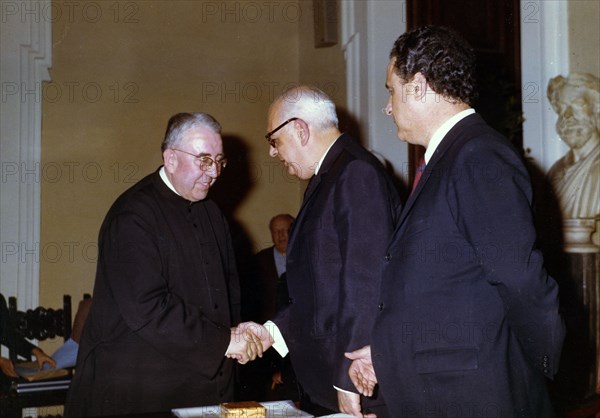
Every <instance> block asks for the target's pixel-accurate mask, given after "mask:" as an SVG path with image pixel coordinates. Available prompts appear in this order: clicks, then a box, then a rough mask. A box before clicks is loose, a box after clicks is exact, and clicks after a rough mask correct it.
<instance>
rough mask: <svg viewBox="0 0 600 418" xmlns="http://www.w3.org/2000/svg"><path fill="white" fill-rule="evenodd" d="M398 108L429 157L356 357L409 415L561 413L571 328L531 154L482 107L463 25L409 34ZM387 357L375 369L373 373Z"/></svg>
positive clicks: (393, 79)
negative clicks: (535, 212)
mask: <svg viewBox="0 0 600 418" xmlns="http://www.w3.org/2000/svg"><path fill="white" fill-rule="evenodd" d="M390 58H391V59H390V62H389V64H388V68H387V80H386V86H387V88H388V90H389V92H390V99H389V102H388V104H387V107H386V108H385V109H386V112H387V114H388V115H390V116H392V117H393V119H394V122H395V124H396V126H397V128H398V137H399V138H400V139H401V140H403V141H407V142H409V143H412V144H417V145H422V146H424V147H425V148H426V152H425V161H426V163H427V165H426V167H425V170H424V171H423V174H422V177H421V179H420V181H419V183H418V185H417V186H416V188H415V189H414V190H413V192H412V194H411V195H410V197H409V199H408V201H407V203H406V205H405V207H404V210H403V212H402V216H401V218H400V221H399V225H398V226H397V228H396V231H395V233H394V236H393V239H392V241H391V244H390V246H389V248H388V250H387V255H386V256H385V259H384V261H383V260H382V261H383V263H384V264H385V268H384V272H383V280H382V286H381V293H380V296H379V301H378V305H379V315H378V316H377V318H376V320H375V326H374V329H373V335H372V340H371V346H370V347H365V348H363V349H362V350H359V351H357V352H355V353H352V354H350V355H349V357H350V358H353V359H355V361H354V362H353V364H352V367H351V369H350V374H351V376H352V379H353V381H354V382H355V384H356V385H357V388H358V390H359V391H360V392H361V393H365V394H369V393H371V391H372V389H373V386H374V384H375V383H376V382H378V383H379V387H380V390H381V392H383V395H384V397H385V399H386V401H387V404H388V408H389V409H390V412H391V413H392V414H393V416H395V417H408V416H410V417H424V416H436V417H450V416H462V417H532V418H535V417H550V416H552V415H553V412H552V408H551V405H550V401H549V397H548V394H547V392H546V388H545V384H546V382H545V380H546V378H551V377H552V376H553V375H554V374H555V373H556V371H557V368H558V361H559V357H560V352H561V347H562V341H563V338H564V326H563V323H562V320H561V317H560V315H559V313H558V308H559V304H558V288H557V284H556V282H555V281H554V280H553V279H552V278H551V277H549V276H548V274H547V273H546V271H545V270H544V267H543V259H542V255H541V254H540V252H539V251H538V250H537V249H536V248H535V241H536V235H535V231H534V223H533V219H532V209H531V204H532V187H531V184H530V180H529V177H528V173H527V170H526V168H525V166H524V164H523V162H522V161H521V157H520V155H519V153H518V152H517V151H516V150H515V149H513V147H512V146H511V145H510V144H509V143H508V141H507V140H506V139H505V138H503V137H502V136H501V135H500V134H499V133H497V132H496V131H494V130H493V129H491V128H490V127H489V126H488V125H487V124H486V123H485V122H484V121H483V119H482V118H481V117H480V116H478V115H477V114H476V113H475V112H474V110H473V109H472V108H471V106H472V103H473V99H474V97H475V88H474V71H475V59H474V54H473V51H472V49H471V47H470V46H469V45H468V44H466V42H465V41H464V40H462V39H461V38H460V37H459V36H458V35H457V34H455V33H454V32H453V31H450V30H447V29H444V28H438V27H424V28H418V29H416V30H413V31H410V32H407V33H405V34H403V35H402V36H400V38H398V40H397V41H396V43H395V45H394V47H393V49H392V52H391V56H390ZM373 366H374V368H373Z"/></svg>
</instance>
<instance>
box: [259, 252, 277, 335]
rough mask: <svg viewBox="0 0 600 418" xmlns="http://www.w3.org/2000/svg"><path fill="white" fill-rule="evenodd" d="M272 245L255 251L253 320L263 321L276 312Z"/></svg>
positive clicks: (275, 280) (274, 268)
mask: <svg viewBox="0 0 600 418" xmlns="http://www.w3.org/2000/svg"><path fill="white" fill-rule="evenodd" d="M274 250H275V248H274V247H272V246H271V247H269V248H265V249H264V250H261V251H259V252H258V253H256V256H255V258H256V264H257V271H256V273H255V274H254V280H253V286H254V288H255V292H256V297H255V301H254V304H255V308H256V315H255V316H256V318H252V320H253V321H256V322H259V323H263V322H265V321H267V320H269V319H271V318H273V317H274V316H275V313H276V312H277V302H278V300H277V286H278V282H279V276H278V275H277V267H276V266H275V256H274V255H273V251H274Z"/></svg>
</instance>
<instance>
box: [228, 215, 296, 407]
mask: <svg viewBox="0 0 600 418" xmlns="http://www.w3.org/2000/svg"><path fill="white" fill-rule="evenodd" d="M293 222H294V217H293V216H292V215H290V214H288V213H280V214H278V215H275V216H273V218H271V220H270V221H269V231H270V233H271V240H272V242H273V245H272V246H270V247H267V248H265V249H263V250H260V251H259V252H258V253H256V255H255V256H254V260H253V265H252V268H251V270H252V272H251V274H249V276H250V278H251V280H248V281H247V284H246V286H245V287H243V288H242V319H243V320H245V321H256V322H260V323H263V322H265V321H267V320H269V319H271V318H273V317H274V316H275V314H276V313H277V311H279V310H280V309H282V308H283V307H285V306H287V304H288V301H289V295H288V291H287V281H286V278H285V267H286V266H285V260H286V249H287V244H288V238H289V232H290V228H291V226H292V223H293ZM239 373H240V381H241V382H240V384H241V390H240V397H241V398H242V399H248V400H266V401H274V400H287V399H289V400H294V401H297V400H298V399H299V391H298V386H297V383H296V378H295V375H294V371H293V368H292V365H291V363H290V360H289V356H287V357H285V358H282V357H281V356H280V355H279V354H278V353H276V352H275V351H274V350H269V351H267V352H266V353H265V355H264V356H263V357H262V358H261V359H257V360H256V361H254V362H252V363H250V364H248V365H246V366H244V367H242V368H240V370H239Z"/></svg>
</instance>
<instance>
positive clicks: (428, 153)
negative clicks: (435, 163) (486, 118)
mask: <svg viewBox="0 0 600 418" xmlns="http://www.w3.org/2000/svg"><path fill="white" fill-rule="evenodd" d="M473 113H475V109H473V108H469V109H466V110H463V111H462V112H458V113H457V114H456V115H454V116H452V117H451V118H449V119H447V120H446V121H445V122H444V123H442V126H440V127H439V128H438V129H437V130H436V131H435V132H434V134H433V136H432V137H431V139H430V140H429V144H428V145H427V149H426V150H425V164H427V163H429V160H430V159H431V157H432V156H433V153H434V152H435V150H436V148H437V147H438V145H440V142H442V139H444V137H445V136H446V134H447V133H448V132H450V129H452V128H453V127H454V125H456V124H457V123H458V122H460V121H461V120H462V119H464V118H466V117H467V116H469V115H472V114H473Z"/></svg>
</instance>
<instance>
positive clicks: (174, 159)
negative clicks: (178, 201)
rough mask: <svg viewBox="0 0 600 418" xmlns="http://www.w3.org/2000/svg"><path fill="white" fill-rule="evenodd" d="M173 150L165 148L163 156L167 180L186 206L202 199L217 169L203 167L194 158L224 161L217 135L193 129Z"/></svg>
mask: <svg viewBox="0 0 600 418" xmlns="http://www.w3.org/2000/svg"><path fill="white" fill-rule="evenodd" d="M175 148H177V150H175V149H172V148H168V149H166V150H165V151H164V152H163V160H164V164H165V170H166V172H167V177H168V178H169V180H170V181H171V183H172V184H173V187H175V190H177V193H179V194H180V195H181V196H182V197H183V198H185V199H187V200H189V201H190V202H197V201H199V200H203V199H205V198H206V195H207V194H208V190H209V189H210V187H211V186H212V185H213V184H214V183H215V181H216V180H217V177H219V175H220V174H221V169H220V168H219V167H218V164H212V165H210V166H208V167H203V164H201V161H200V158H198V157H195V156H200V157H210V158H212V160H214V161H219V160H221V159H222V158H224V155H223V142H222V141H221V135H219V134H218V133H215V132H213V131H212V130H210V129H208V128H205V127H194V128H191V129H188V130H187V131H186V132H185V133H184V135H183V138H182V140H181V142H180V143H179V144H178V145H177V146H176V147H175ZM179 150H180V151H179ZM186 153H190V154H193V155H190V154H186Z"/></svg>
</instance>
